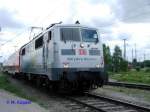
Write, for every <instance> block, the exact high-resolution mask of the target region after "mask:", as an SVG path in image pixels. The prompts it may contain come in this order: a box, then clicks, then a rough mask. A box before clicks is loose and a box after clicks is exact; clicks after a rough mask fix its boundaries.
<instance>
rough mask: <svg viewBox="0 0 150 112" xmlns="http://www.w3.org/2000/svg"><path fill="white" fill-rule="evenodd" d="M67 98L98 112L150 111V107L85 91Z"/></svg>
mask: <svg viewBox="0 0 150 112" xmlns="http://www.w3.org/2000/svg"><path fill="white" fill-rule="evenodd" d="M66 98H67V99H69V100H71V101H73V102H76V103H77V104H80V105H82V106H84V107H88V108H89V109H91V110H92V111H96V112H150V108H146V107H143V106H139V105H135V104H132V103H127V102H123V101H119V100H116V99H112V98H108V97H103V96H98V95H96V94H89V93H85V95H84V96H72V97H71V96H66ZM70 106H71V105H70Z"/></svg>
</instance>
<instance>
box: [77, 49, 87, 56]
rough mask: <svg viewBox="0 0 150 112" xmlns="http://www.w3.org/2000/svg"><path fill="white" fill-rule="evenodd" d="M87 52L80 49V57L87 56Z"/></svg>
mask: <svg viewBox="0 0 150 112" xmlns="http://www.w3.org/2000/svg"><path fill="white" fill-rule="evenodd" d="M86 54H87V52H86V50H85V49H79V55H86Z"/></svg>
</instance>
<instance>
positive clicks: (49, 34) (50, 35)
mask: <svg viewBox="0 0 150 112" xmlns="http://www.w3.org/2000/svg"><path fill="white" fill-rule="evenodd" d="M51 38H52V32H51V31H49V32H48V42H49V41H50V40H51Z"/></svg>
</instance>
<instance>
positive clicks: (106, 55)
mask: <svg viewBox="0 0 150 112" xmlns="http://www.w3.org/2000/svg"><path fill="white" fill-rule="evenodd" d="M103 54H104V62H105V68H106V69H107V70H111V65H112V56H111V53H110V48H109V46H106V45H105V44H103Z"/></svg>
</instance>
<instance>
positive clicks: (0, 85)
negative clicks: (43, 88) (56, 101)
mask: <svg viewBox="0 0 150 112" xmlns="http://www.w3.org/2000/svg"><path fill="white" fill-rule="evenodd" d="M0 89H4V90H6V91H9V92H11V93H13V94H15V95H16V96H19V97H22V98H25V99H28V100H31V101H36V98H33V97H30V96H27V95H26V94H25V93H24V92H23V91H22V90H21V88H19V87H18V86H17V85H13V84H11V83H10V81H9V80H8V76H7V75H4V74H2V73H0Z"/></svg>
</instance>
